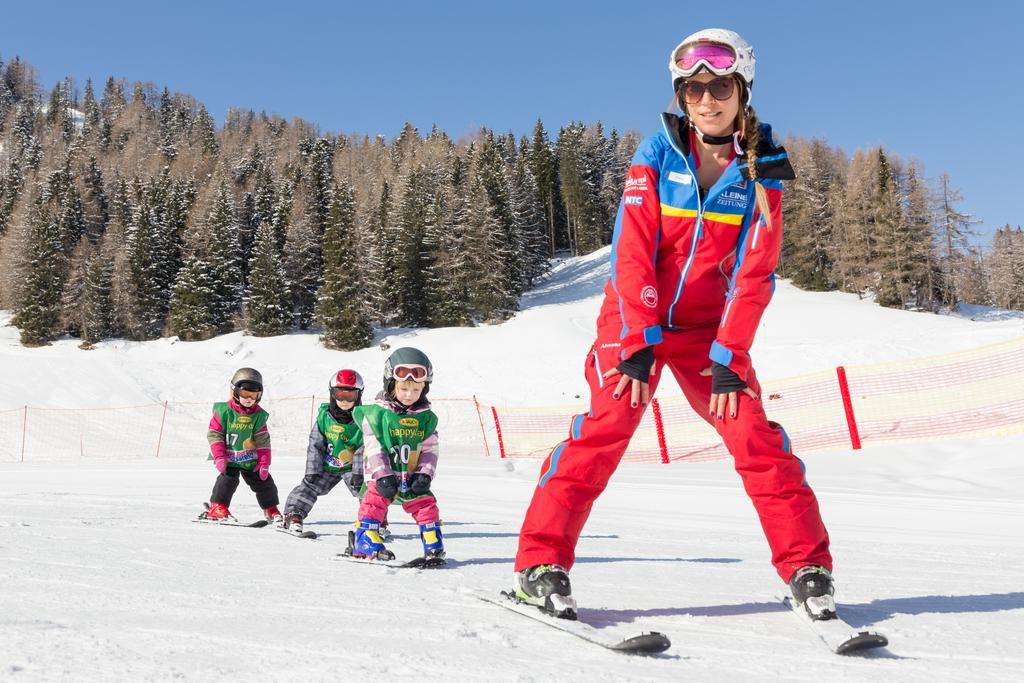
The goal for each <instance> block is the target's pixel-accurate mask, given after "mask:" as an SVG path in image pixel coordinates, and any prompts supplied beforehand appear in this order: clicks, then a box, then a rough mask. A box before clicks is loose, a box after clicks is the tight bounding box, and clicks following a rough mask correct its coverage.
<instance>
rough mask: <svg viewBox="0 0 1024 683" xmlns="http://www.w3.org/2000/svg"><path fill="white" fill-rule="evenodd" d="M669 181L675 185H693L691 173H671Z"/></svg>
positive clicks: (669, 173)
mask: <svg viewBox="0 0 1024 683" xmlns="http://www.w3.org/2000/svg"><path fill="white" fill-rule="evenodd" d="M668 179H669V180H671V181H672V182H673V183H679V184H680V185H690V184H692V183H693V176H692V175H690V174H689V173H680V172H679V171H669V172H668Z"/></svg>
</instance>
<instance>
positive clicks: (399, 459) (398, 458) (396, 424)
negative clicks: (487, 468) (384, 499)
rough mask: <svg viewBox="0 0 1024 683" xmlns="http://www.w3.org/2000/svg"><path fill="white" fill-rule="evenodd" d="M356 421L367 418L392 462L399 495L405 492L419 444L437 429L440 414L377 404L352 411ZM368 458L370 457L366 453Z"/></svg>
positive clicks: (414, 465) (413, 467)
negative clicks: (408, 412)
mask: <svg viewBox="0 0 1024 683" xmlns="http://www.w3.org/2000/svg"><path fill="white" fill-rule="evenodd" d="M352 417H353V418H355V421H356V423H357V424H359V425H362V424H363V422H364V421H365V422H366V424H368V425H369V426H370V429H372V430H373V434H374V436H376V437H377V441H378V442H380V445H381V448H382V449H383V450H384V452H385V453H387V455H388V460H390V461H391V470H392V471H393V472H394V473H395V476H396V477H397V478H398V482H399V489H398V490H399V495H400V496H401V495H402V494H405V493H406V491H407V487H408V485H409V475H410V474H411V473H412V472H413V471H415V470H416V464H417V463H418V462H419V458H420V447H421V446H422V445H423V442H424V441H426V439H427V437H428V436H430V435H431V434H433V433H434V432H435V431H436V430H437V415H435V414H434V412H433V411H431V410H425V411H423V412H422V413H416V414H414V415H399V414H397V413H394V412H392V411H390V410H388V409H387V408H384V407H383V406H379V405H376V404H371V405H365V406H359V407H358V408H356V409H355V410H353V411H352ZM367 457H368V456H367Z"/></svg>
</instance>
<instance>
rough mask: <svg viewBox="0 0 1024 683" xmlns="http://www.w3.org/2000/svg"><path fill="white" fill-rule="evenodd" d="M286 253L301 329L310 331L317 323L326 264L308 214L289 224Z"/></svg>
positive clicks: (290, 283) (293, 305)
mask: <svg viewBox="0 0 1024 683" xmlns="http://www.w3.org/2000/svg"><path fill="white" fill-rule="evenodd" d="M284 253H285V273H286V274H287V277H288V283H289V285H290V288H291V307H292V310H293V311H294V316H295V321H296V323H297V324H298V326H299V329H300V330H306V329H309V326H310V324H311V323H312V322H313V309H314V306H315V304H316V293H317V290H319V289H320V273H321V268H322V265H321V261H320V259H321V255H320V243H319V240H318V239H317V237H316V235H314V234H313V228H312V226H311V225H310V224H309V220H308V219H307V218H306V217H305V216H303V217H300V218H299V219H298V220H297V221H296V222H294V223H292V225H291V226H290V227H289V230H288V239H287V242H286V243H285V248H284Z"/></svg>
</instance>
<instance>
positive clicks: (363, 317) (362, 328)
mask: <svg viewBox="0 0 1024 683" xmlns="http://www.w3.org/2000/svg"><path fill="white" fill-rule="evenodd" d="M332 195H333V199H332V201H331V206H330V210H329V211H328V217H327V225H326V229H325V231H324V245H323V257H324V282H323V285H322V286H321V287H320V291H319V292H318V293H317V301H316V319H317V322H318V323H319V324H320V326H321V327H322V328H323V334H322V335H321V337H320V338H321V340H322V341H323V342H324V344H325V345H326V346H327V347H328V348H331V349H338V350H340V351H355V350H357V349H361V348H364V347H366V346H368V345H369V344H370V342H371V341H373V327H372V326H371V323H370V317H369V315H368V313H367V311H366V307H365V306H364V303H363V301H362V300H361V294H362V290H363V287H362V283H361V282H360V279H361V273H360V270H359V267H358V263H357V262H356V248H355V246H356V245H355V241H354V238H355V236H356V231H355V197H354V194H353V191H352V188H351V186H350V185H348V183H347V182H342V183H341V184H340V185H339V186H338V187H336V188H335V189H334V192H333V193H332Z"/></svg>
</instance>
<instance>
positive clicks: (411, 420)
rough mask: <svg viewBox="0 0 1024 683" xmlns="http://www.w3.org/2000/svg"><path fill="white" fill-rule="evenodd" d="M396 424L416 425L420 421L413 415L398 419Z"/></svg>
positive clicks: (404, 425)
mask: <svg viewBox="0 0 1024 683" xmlns="http://www.w3.org/2000/svg"><path fill="white" fill-rule="evenodd" d="M398 424H400V425H402V426H403V427H418V426H419V424H420V421H419V420H417V419H416V418H415V417H403V418H401V419H400V420H399V421H398Z"/></svg>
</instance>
